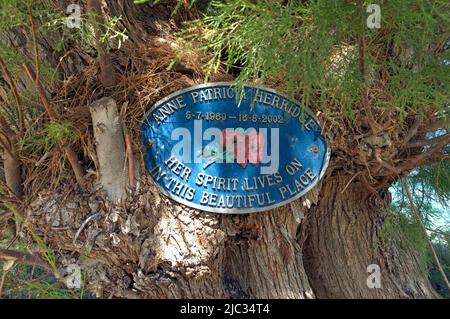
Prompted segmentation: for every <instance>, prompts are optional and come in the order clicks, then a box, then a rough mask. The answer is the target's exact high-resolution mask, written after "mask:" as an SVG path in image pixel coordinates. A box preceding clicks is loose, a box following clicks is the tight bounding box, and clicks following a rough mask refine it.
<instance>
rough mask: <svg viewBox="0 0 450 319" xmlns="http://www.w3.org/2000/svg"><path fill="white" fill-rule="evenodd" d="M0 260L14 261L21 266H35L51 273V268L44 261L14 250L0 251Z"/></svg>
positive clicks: (35, 256)
mask: <svg viewBox="0 0 450 319" xmlns="http://www.w3.org/2000/svg"><path fill="white" fill-rule="evenodd" d="M0 258H1V259H5V260H15V261H16V262H18V263H20V264H23V265H36V266H39V267H42V268H44V269H46V270H48V271H50V272H53V269H52V267H51V266H50V265H49V264H48V263H47V262H46V261H45V260H43V259H42V258H41V257H39V256H37V255H34V254H30V253H24V252H20V251H16V250H9V249H0Z"/></svg>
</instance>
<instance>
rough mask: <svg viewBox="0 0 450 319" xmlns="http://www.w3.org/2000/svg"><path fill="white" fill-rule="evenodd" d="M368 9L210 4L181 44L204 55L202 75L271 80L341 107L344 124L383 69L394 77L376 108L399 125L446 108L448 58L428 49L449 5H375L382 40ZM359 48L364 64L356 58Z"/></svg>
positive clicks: (320, 0) (243, 0) (307, 98)
mask: <svg viewBox="0 0 450 319" xmlns="http://www.w3.org/2000/svg"><path fill="white" fill-rule="evenodd" d="M286 2H287V3H286ZM369 3H370V1H369V2H367V1H360V2H357V1H325V0H317V1H309V2H304V1H295V0H291V1H263V0H259V1H250V0H235V1H213V2H212V4H211V5H210V8H209V10H208V11H207V14H206V15H205V16H204V17H203V18H202V19H199V20H196V21H194V22H190V23H188V24H187V26H186V29H185V30H184V31H183V32H182V33H181V38H182V40H183V41H184V43H185V45H186V46H191V47H193V48H194V49H196V50H200V51H202V52H203V53H205V54H206V55H207V59H206V60H205V71H206V73H207V74H211V73H214V72H216V71H217V70H219V68H222V67H224V68H228V69H229V68H231V67H233V66H234V67H238V68H239V75H238V77H237V81H238V82H239V83H244V82H248V81H258V82H269V83H270V82H273V83H274V84H276V86H277V88H278V89H279V90H282V91H284V92H286V93H287V94H289V95H291V96H299V95H300V97H301V99H302V101H303V102H304V103H306V104H309V105H314V106H315V107H317V108H319V109H321V110H322V111H323V112H326V111H330V110H331V109H333V108H335V107H339V108H342V110H343V113H344V115H346V116H348V117H350V118H351V117H352V116H353V115H354V114H355V112H357V111H358V110H359V109H360V104H361V90H362V88H363V87H364V86H365V85H366V83H368V84H371V83H373V82H375V81H378V74H381V73H382V72H383V71H389V73H390V74H391V78H390V80H389V83H388V85H387V88H386V91H385V94H383V97H382V98H380V99H378V100H373V101H372V103H373V105H374V106H377V107H389V108H390V109H391V110H394V111H396V112H398V114H399V116H400V117H401V118H400V119H403V118H404V117H405V114H410V113H417V112H426V111H427V110H428V109H430V108H433V109H443V108H444V107H445V106H446V103H447V102H448V92H450V87H449V83H448V76H447V75H448V72H449V65H448V64H446V63H444V61H445V60H448V58H449V56H448V52H447V51H444V52H433V51H432V50H431V49H430V48H431V47H432V45H433V44H435V43H436V41H438V40H439V39H440V38H441V37H442V36H443V35H444V32H445V26H446V25H448V24H449V23H448V22H449V18H448V15H446V14H443V12H447V11H448V9H449V5H448V2H447V1H445V0H443V1H421V0H415V1H402V0H391V1H381V3H380V6H381V10H382V22H381V23H382V29H381V30H382V32H380V31H376V29H375V30H370V29H368V28H367V27H366V18H367V16H368V14H367V13H366V11H365V9H366V6H367V5H368V4H369ZM362 40H364V43H365V50H364V51H365V52H364V56H361V55H360V53H359V50H358V48H359V45H360V43H361V41H362ZM197 46H198V48H196V47H197ZM392 51H395V52H397V53H396V54H392V53H393V52H392ZM403 51H405V52H408V54H409V55H408V54H403V55H402V54H400V52H403ZM399 56H400V57H403V56H405V58H404V59H399V58H398V57H399ZM361 60H362V61H363V62H364V64H365V69H366V72H365V74H362V73H361V70H360V68H359V65H360V62H361ZM412 64H414V67H412ZM312 97H314V99H312ZM327 101H332V103H326V102H327Z"/></svg>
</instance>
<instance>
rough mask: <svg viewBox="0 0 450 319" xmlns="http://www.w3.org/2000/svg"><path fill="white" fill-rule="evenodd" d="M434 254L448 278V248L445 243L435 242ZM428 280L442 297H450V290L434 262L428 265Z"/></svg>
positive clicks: (449, 252) (449, 273)
mask: <svg viewBox="0 0 450 319" xmlns="http://www.w3.org/2000/svg"><path fill="white" fill-rule="evenodd" d="M433 246H434V250H435V251H436V255H437V256H438V258H439V260H440V262H441V265H442V268H443V269H444V272H445V274H446V275H447V278H450V248H449V244H448V242H447V243H435V244H433ZM429 274H430V281H431V283H432V285H433V287H434V289H435V290H436V291H437V292H438V293H439V294H440V295H441V296H442V297H444V298H447V299H450V291H449V290H448V288H447V286H446V285H445V282H444V279H443V278H442V275H441V274H440V273H439V270H438V269H437V266H436V264H435V263H434V261H433V263H432V265H431V267H430V272H429Z"/></svg>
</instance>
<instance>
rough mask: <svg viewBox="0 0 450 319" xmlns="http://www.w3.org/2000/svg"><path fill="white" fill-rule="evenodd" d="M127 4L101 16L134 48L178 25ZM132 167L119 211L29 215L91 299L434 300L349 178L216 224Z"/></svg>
mask: <svg viewBox="0 0 450 319" xmlns="http://www.w3.org/2000/svg"><path fill="white" fill-rule="evenodd" d="M132 2H133V1H132V0H119V1H108V2H107V4H106V5H105V3H104V5H103V10H105V11H106V12H107V13H108V14H109V15H114V16H119V15H121V16H122V17H123V22H122V24H123V26H125V27H126V28H127V29H128V30H129V36H130V41H131V43H133V45H134V44H135V46H136V48H137V46H138V43H145V41H146V39H147V38H148V37H149V36H152V35H153V36H156V35H157V36H160V37H165V36H171V35H172V34H173V31H174V30H175V29H176V25H177V23H178V22H177V21H176V19H174V18H173V17H171V15H170V14H171V8H172V7H171V6H172V5H173V1H161V3H160V4H158V5H155V6H152V5H150V4H145V5H139V6H136V5H134V4H133V3H132ZM63 3H64V2H63ZM180 14H182V13H180ZM17 38H18V36H16V37H13V39H17ZM50 42H51V40H48V41H47V43H50ZM22 46H24V45H23V43H22ZM50 49H51V46H50V47H48V46H47V47H45V45H44V46H43V48H42V49H41V51H42V52H44V53H43V56H44V57H49V59H48V60H49V61H55V60H56V61H57V60H58V59H56V58H55V57H54V56H52V54H50V53H49V52H51V51H50ZM23 52H26V50H23ZM72 55H73V56H72ZM90 61H92V60H91V59H90V58H89V57H86V55H85V54H79V55H77V54H76V53H71V55H70V61H68V60H67V59H64V62H63V63H61V64H60V65H59V70H60V71H61V73H62V74H65V75H66V76H68V75H71V74H72V75H73V74H76V72H78V71H79V70H81V69H82V68H83V65H84V64H86V63H90ZM56 64H57V63H55V64H54V65H56ZM154 89H155V90H159V89H161V88H158V87H155V88H154ZM149 107H150V106H149ZM96 129H97V128H95V127H94V130H96ZM122 142H123V140H122ZM134 142H135V143H136V144H139V143H140V142H139V141H134ZM97 146H98V145H97ZM122 146H123V145H122ZM124 155H125V153H124ZM120 163H122V162H121V160H120ZM120 163H119V164H120ZM116 164H117V163H116ZM119 164H117V165H119ZM136 164H139V165H140V167H137V168H138V169H139V170H140V171H141V172H142V173H141V175H140V176H136V179H138V180H137V185H138V187H137V189H136V190H135V191H134V192H133V193H132V194H131V195H130V196H128V197H127V199H126V200H125V201H124V202H123V203H120V204H119V205H114V204H111V203H110V202H108V201H107V200H106V196H105V194H104V193H101V192H100V191H98V192H95V193H74V192H71V190H70V187H69V186H64V185H62V186H61V189H60V191H58V192H51V191H46V190H42V191H41V192H40V193H39V194H35V196H34V200H32V201H31V203H30V205H28V206H27V207H26V214H27V217H28V221H29V222H30V223H32V224H33V225H35V227H36V229H37V230H38V231H39V232H40V234H42V236H43V237H44V239H45V241H46V242H47V243H48V244H49V245H50V246H51V247H52V248H54V249H55V250H57V251H60V252H62V255H61V258H60V260H59V261H58V262H59V264H60V265H61V266H62V267H63V266H64V265H68V264H70V263H78V264H80V265H81V266H82V268H83V269H84V271H85V272H86V285H87V287H88V288H89V289H91V290H92V291H95V292H96V294H97V296H99V297H104V298H107V297H110V296H114V297H122V298H373V297H377V298H433V297H436V294H435V292H434V291H433V290H432V288H431V285H430V283H429V281H428V279H427V276H426V274H425V273H424V272H421V271H420V267H419V264H420V258H419V255H418V253H417V252H414V251H410V250H405V249H404V248H401V247H398V246H397V245H395V244H394V243H390V242H384V240H383V238H382V237H381V234H380V231H381V228H382V226H383V223H384V219H385V216H386V208H387V205H388V203H389V198H388V196H387V195H385V198H384V199H383V196H381V197H377V196H367V191H366V190H365V188H364V187H363V186H362V185H361V183H360V182H359V181H357V180H355V181H354V182H353V183H350V185H349V186H347V183H348V181H349V180H350V178H351V177H352V176H349V175H344V174H343V175H341V176H340V175H339V174H338V173H337V172H339V171H338V170H336V169H334V170H333V171H330V172H329V173H327V174H326V175H325V177H324V179H323V180H322V181H321V182H320V183H319V184H318V185H317V186H316V187H315V188H314V189H313V190H311V191H310V192H309V193H308V194H307V195H306V196H304V197H303V198H301V199H299V200H297V201H295V202H293V203H292V204H289V205H286V206H283V207H281V208H277V209H274V210H271V211H269V212H264V213H255V214H251V215H220V214H212V213H206V212H200V211H197V210H194V209H191V208H188V207H185V206H182V205H179V204H177V203H175V202H173V201H171V200H169V199H167V198H165V197H164V196H161V195H160V194H159V193H158V191H157V190H156V189H155V188H154V186H153V185H152V184H151V183H150V182H149V180H148V177H147V173H146V170H145V168H144V166H143V162H142V161H140V162H139V163H136ZM331 165H333V158H332V160H331ZM119 166H121V164H120V165H119ZM136 166H138V165H136ZM100 168H101V165H100ZM120 169H121V170H123V166H121V167H120ZM115 170H118V167H117V168H115ZM344 188H346V189H345V191H344V192H343V190H344ZM370 264H377V265H379V267H380V269H381V288H373V289H370V288H368V286H367V284H366V281H367V277H368V276H369V273H368V272H367V267H368V265H370Z"/></svg>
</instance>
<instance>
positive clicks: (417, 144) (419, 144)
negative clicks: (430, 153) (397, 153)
mask: <svg viewBox="0 0 450 319" xmlns="http://www.w3.org/2000/svg"><path fill="white" fill-rule="evenodd" d="M449 136H450V133H446V134H444V135H441V136H437V137H435V138H430V139H428V140H421V141H413V142H410V143H407V144H406V145H405V146H404V148H415V147H423V146H426V145H430V144H435V143H439V142H441V141H444V140H446V139H448V137H449Z"/></svg>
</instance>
